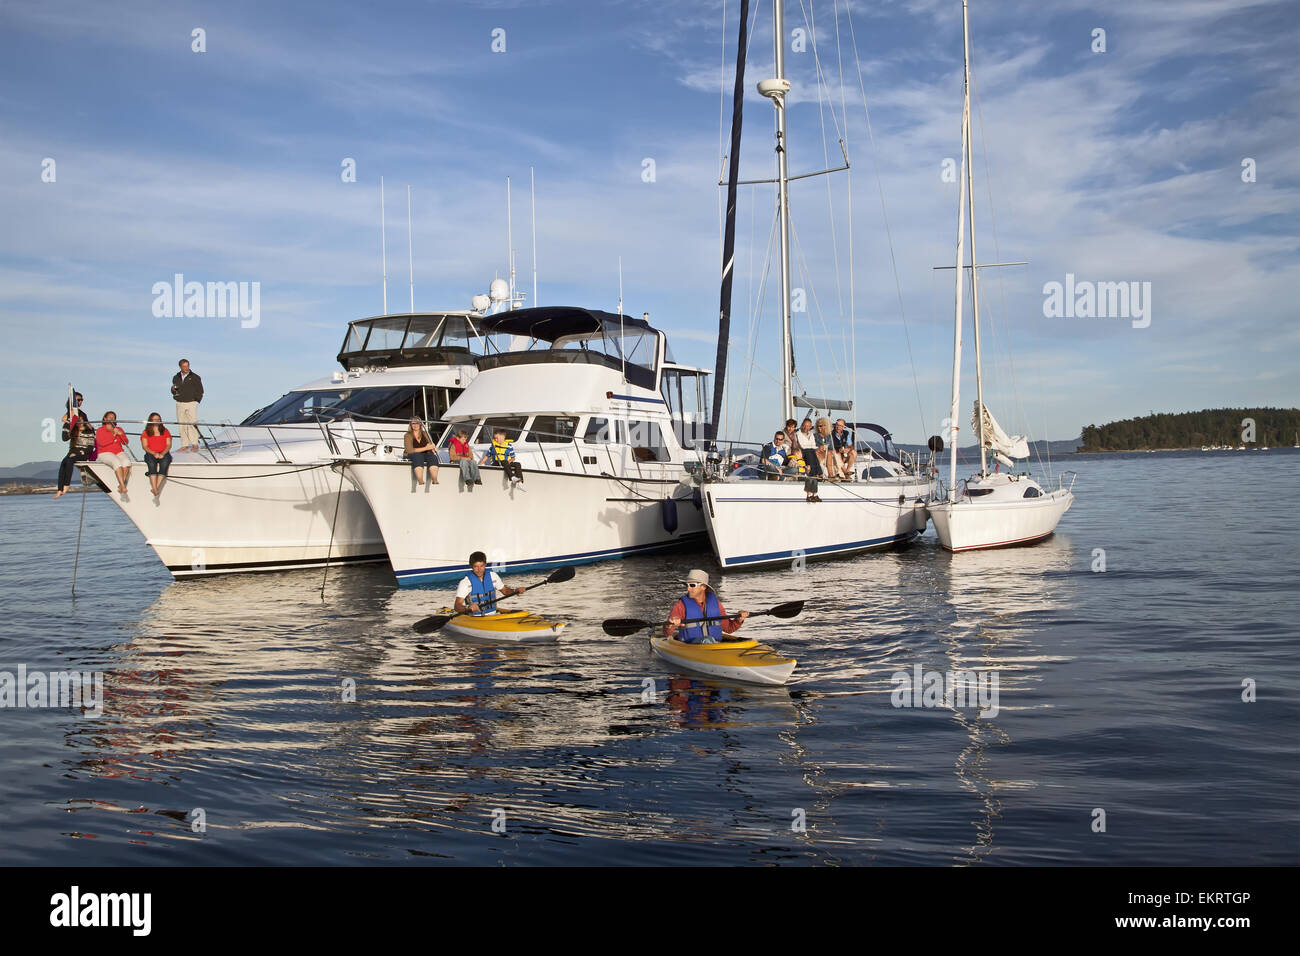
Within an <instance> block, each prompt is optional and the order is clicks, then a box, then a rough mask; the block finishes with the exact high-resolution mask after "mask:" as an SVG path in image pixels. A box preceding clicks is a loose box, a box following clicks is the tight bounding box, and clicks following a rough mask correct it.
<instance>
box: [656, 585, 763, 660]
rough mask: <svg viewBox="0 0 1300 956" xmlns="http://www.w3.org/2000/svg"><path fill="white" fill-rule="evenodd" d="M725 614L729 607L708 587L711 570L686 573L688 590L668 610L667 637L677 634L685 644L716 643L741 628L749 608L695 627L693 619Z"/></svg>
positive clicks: (665, 631)
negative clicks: (692, 622)
mask: <svg viewBox="0 0 1300 956" xmlns="http://www.w3.org/2000/svg"><path fill="white" fill-rule="evenodd" d="M726 616H727V611H726V609H725V608H724V607H723V606H722V602H721V601H719V600H718V595H717V594H716V593H715V592H714V590H713V588H711V587H709V575H708V572H707V571H701V570H699V569H698V568H697V569H695V570H694V571H692V572H691V573H690V574H688V575H686V593H685V594H683V595H682V596H681V597H680V598H678V599H677V603H676V604H674V605H673V609H672V610H671V611H669V612H668V623H667V624H665V625H664V637H667V638H673V637H675V638H676V639H677V640H679V641H681V642H682V643H683V644H717V643H718V642H719V641H721V640H722V635H724V634H732V633H734V632H736V631H737V630H739V629H740V625H742V624H744V623H745V618H747V617H749V612H748V611H741V612H740V614H739V615H738V616H737V617H736V618H735V619H730V618H729V619H727V620H725V621H717V622H715V623H713V624H696V625H695V626H693V627H692V626H691V624H690V622H691V621H700V620H703V619H704V618H717V617H726ZM683 625H685V626H683ZM679 629H680V633H678V631H679Z"/></svg>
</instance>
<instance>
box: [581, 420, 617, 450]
mask: <svg viewBox="0 0 1300 956" xmlns="http://www.w3.org/2000/svg"><path fill="white" fill-rule="evenodd" d="M582 440H583V441H585V442H587V443H588V444H592V445H608V444H609V443H610V442H612V441H613V440H614V435H613V430H612V428H611V427H610V422H609V419H608V418H592V419H590V420H589V421H588V422H587V430H586V431H585V432H583V433H582Z"/></svg>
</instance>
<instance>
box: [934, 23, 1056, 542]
mask: <svg viewBox="0 0 1300 956" xmlns="http://www.w3.org/2000/svg"><path fill="white" fill-rule="evenodd" d="M962 35H963V45H964V50H963V69H964V84H963V85H964V90H963V106H962V125H961V137H962V160H961V162H962V175H961V202H960V206H959V208H958V213H957V289H956V306H955V318H954V323H953V324H954V331H953V362H952V417H951V421H952V431H951V437H950V442H951V444H950V445H949V455H950V457H949V467H948V488H947V496H946V497H945V496H943V495H942V494H938V493H936V494H935V495H933V496H932V498H931V501H930V518H931V520H932V521H934V528H935V531H936V532H938V535H939V543H940V544H941V545H943V547H944V548H945V549H947V550H949V551H973V550H976V549H979V548H1002V547H1008V546H1011V545H1019V544H1030V543H1032V542H1034V541H1039V540H1041V539H1043V538H1046V537H1047V536H1049V535H1051V534H1052V533H1053V532H1055V530H1056V525H1057V523H1058V522H1059V521H1060V520H1061V516H1062V515H1064V514H1065V512H1066V511H1067V510H1068V509H1069V507H1070V505H1071V504H1072V503H1073V502H1074V494H1073V492H1072V491H1071V489H1070V488H1066V487H1064V485H1061V486H1059V487H1058V488H1057V489H1056V490H1054V491H1051V492H1048V491H1046V490H1045V489H1044V488H1043V486H1042V485H1040V484H1039V483H1038V482H1037V481H1035V480H1034V479H1033V478H1031V477H1030V476H1029V475H1028V474H1027V473H1024V474H1016V473H1014V470H1012V471H1006V472H1004V471H1001V470H1000V469H995V470H994V471H993V472H990V471H989V469H988V456H989V454H990V453H991V454H992V455H993V457H994V458H995V459H996V461H997V462H998V463H1000V464H1002V465H1005V466H1006V467H1007V468H1008V469H1014V467H1015V463H1016V461H1018V460H1023V459H1026V458H1028V457H1029V442H1028V441H1027V440H1026V439H1025V438H1024V437H1023V436H1020V435H1016V436H1011V435H1008V434H1007V433H1006V432H1004V431H1003V430H1002V428H1001V426H1000V425H998V422H997V419H995V418H994V417H993V414H992V412H990V411H989V409H988V406H987V405H985V404H984V382H983V369H982V367H981V360H980V331H979V329H980V326H979V266H978V264H977V262H976V258H975V199H974V192H975V190H974V180H973V175H972V172H973V171H972V166H973V163H972V160H971V123H970V20H969V16H968V13H967V6H966V0H962ZM968 213H969V215H970V248H971V265H970V285H971V305H972V308H973V311H974V318H975V324H974V329H975V388H976V392H977V395H978V398H977V400H976V402H975V416H974V421H973V423H972V424H973V425H974V428H975V430H976V433H977V434H978V435H979V450H980V470H979V474H978V475H976V476H974V477H972V478H969V479H967V480H965V481H963V482H962V483H961V485H960V486H959V485H958V483H957V433H958V430H959V429H958V424H957V423H958V415H959V410H960V407H961V352H962V349H961V345H962V319H963V310H962V293H963V290H964V287H965V282H966V274H965V273H966V268H965V251H966V249H965V240H966V229H967V227H966V216H967V214H968ZM1071 485H1073V481H1072V482H1071Z"/></svg>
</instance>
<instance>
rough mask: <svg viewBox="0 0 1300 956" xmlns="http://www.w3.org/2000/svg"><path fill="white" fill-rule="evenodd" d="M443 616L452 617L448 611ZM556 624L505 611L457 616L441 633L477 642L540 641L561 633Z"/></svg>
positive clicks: (452, 611)
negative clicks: (448, 615)
mask: <svg viewBox="0 0 1300 956" xmlns="http://www.w3.org/2000/svg"><path fill="white" fill-rule="evenodd" d="M443 613H445V614H454V613H455V610H454V609H452V608H443ZM564 628H565V625H564V624H557V623H555V622H554V621H548V620H546V619H545V618H541V617H538V616H537V615H535V614H533V613H532V612H531V611H509V612H506V613H498V614H481V615H476V614H458V615H457V616H456V617H453V618H452V619H451V620H450V621H448V622H447V623H446V624H444V625H443V626H442V629H443V631H445V632H447V633H450V634H455V635H456V636H457V637H468V638H473V639H475V640H480V641H512V642H540V641H553V640H555V639H556V638H558V637H559V636H560V632H561V631H562V630H564Z"/></svg>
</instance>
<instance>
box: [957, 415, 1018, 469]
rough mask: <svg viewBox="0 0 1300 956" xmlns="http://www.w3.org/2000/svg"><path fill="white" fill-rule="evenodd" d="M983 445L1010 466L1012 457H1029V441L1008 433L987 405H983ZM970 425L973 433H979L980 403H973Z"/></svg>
mask: <svg viewBox="0 0 1300 956" xmlns="http://www.w3.org/2000/svg"><path fill="white" fill-rule="evenodd" d="M983 411H984V447H985V448H987V449H988V450H989V451H991V452H992V453H993V457H995V458H996V459H997V460H998V461H1000V462H1002V464H1004V465H1006V466H1007V467H1008V468H1009V467H1011V466H1012V465H1013V464H1014V462H1012V460H1011V459H1013V458H1028V457H1029V441H1028V439H1026V438H1025V437H1024V436H1023V435H1008V434H1007V433H1006V432H1004V431H1003V430H1002V426H1001V425H999V424H998V420H997V419H996V418H994V417H993V413H992V412H990V411H989V409H988V406H987V405H986V406H984V409H983ZM971 425H972V427H974V429H975V434H977V435H978V434H979V433H980V403H979V402H976V403H975V414H974V415H973V416H971Z"/></svg>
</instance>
